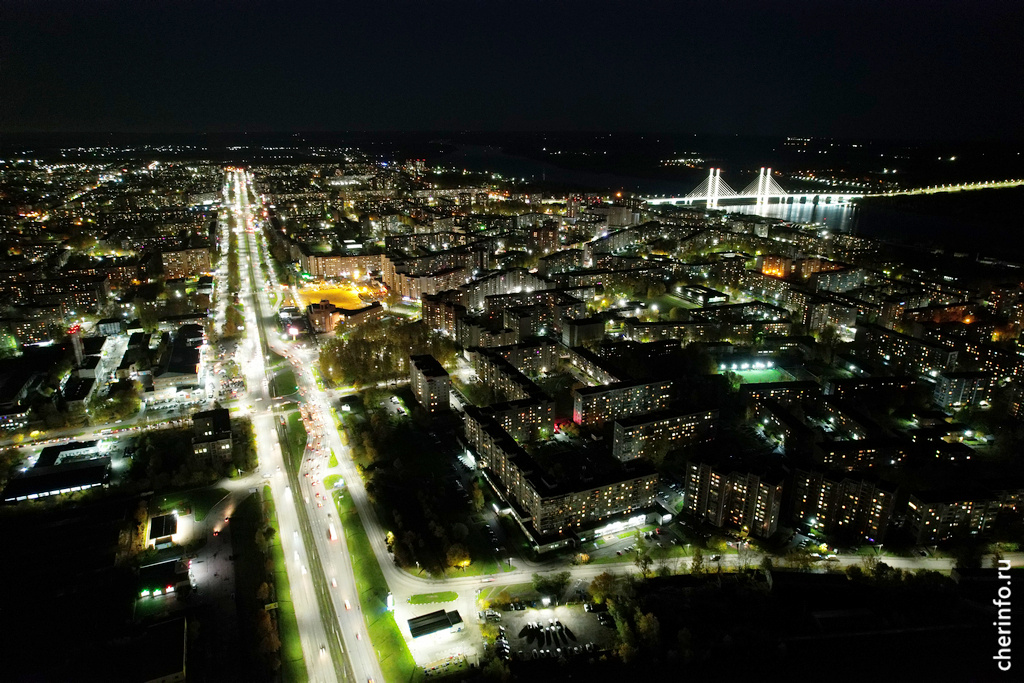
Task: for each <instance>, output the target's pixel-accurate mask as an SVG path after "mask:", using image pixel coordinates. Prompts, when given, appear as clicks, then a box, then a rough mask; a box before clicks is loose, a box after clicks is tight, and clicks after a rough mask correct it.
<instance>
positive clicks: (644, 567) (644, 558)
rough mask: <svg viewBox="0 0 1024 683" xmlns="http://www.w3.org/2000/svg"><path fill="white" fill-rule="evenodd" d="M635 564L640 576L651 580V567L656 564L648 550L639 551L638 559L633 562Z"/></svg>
mask: <svg viewBox="0 0 1024 683" xmlns="http://www.w3.org/2000/svg"><path fill="white" fill-rule="evenodd" d="M633 564H635V565H636V568H637V569H639V570H640V576H642V577H643V578H645V579H649V578H651V565H653V564H654V560H652V559H651V554H650V553H649V552H648V551H647V549H646V548H644V549H642V550H640V549H638V550H637V554H636V559H635V560H633Z"/></svg>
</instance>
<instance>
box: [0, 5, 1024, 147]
mask: <svg viewBox="0 0 1024 683" xmlns="http://www.w3.org/2000/svg"><path fill="white" fill-rule="evenodd" d="M5 4H6V7H5V15H6V16H5V21H4V23H3V26H2V27H0V51H2V52H3V53H4V54H5V64H4V69H3V71H2V73H0V86H2V87H3V90H4V93H5V97H4V101H3V103H2V104H0V131H3V132H4V133H5V134H10V133H15V132H44V131H47V132H49V131H55V132H56V131H67V130H77V131H93V132H100V133H104V132H109V131H124V132H128V133H145V134H152V133H157V132H159V131H166V132H165V133H164V134H178V133H187V134H195V133H196V132H199V131H207V132H227V131H239V130H242V131H252V132H256V131H259V132H266V133H273V132H278V131H300V130H301V131H311V132H312V131H319V132H328V131H375V132H376V131H403V130H420V131H423V130H426V131H431V130H474V131H496V132H509V131H566V132H569V131H572V132H584V131H595V132H599V131H612V132H615V131H641V130H650V131H675V132H676V133H677V134H678V133H682V134H690V133H692V132H693V131H697V132H698V134H708V135H732V134H736V133H744V134H749V135H755V136H764V135H768V136H786V135H793V136H808V137H833V138H837V139H872V140H907V139H920V140H953V139H956V140H979V139H981V140H1021V139H1024V126H1022V123H1021V122H1022V121H1024V102H1022V101H1021V99H1020V98H1019V97H1013V96H1009V95H1008V94H1007V93H1013V92H1015V91H1014V88H1015V84H1016V82H1017V80H1018V79H1019V75H1020V73H1022V72H1024V58H1022V55H1021V53H1020V51H1019V49H1018V46H1019V38H1018V36H1017V35H1016V29H1017V27H1018V26H1020V25H1022V24H1024V6H1021V5H1020V3H1015V2H995V1H994V2H986V3H984V4H983V5H974V6H971V7H969V8H965V7H964V6H963V5H962V4H953V3H944V2H934V1H933V2H927V3H926V2H907V3H900V5H899V6H896V7H893V6H886V7H885V9H884V11H878V10H877V9H875V8H874V7H872V6H863V5H858V6H855V7H846V6H840V5H836V4H829V3H792V4H791V5H790V6H788V7H787V8H786V11H785V12H780V11H778V10H777V9H775V8H772V7H765V6H763V5H761V4H759V3H743V2H734V3H729V5H728V6H720V5H717V4H708V5H704V4H696V5H687V6H681V5H677V4H665V3H653V4H651V5H647V6H643V7H640V8H629V9H628V10H622V9H621V8H620V7H619V6H616V5H611V4H604V3H587V4H586V5H583V4H577V3H564V4H561V3H560V4H558V5H556V6H551V5H550V4H543V3H531V2H524V3H517V4H516V5H515V6H514V10H513V9H510V8H509V7H506V6H502V5H492V4H479V3H459V2H452V3H446V4H444V5H441V6H433V5H430V6H425V5H422V4H418V3H401V2H393V3H387V4H386V5H383V6H378V5H369V4H356V5H352V6H341V5H337V4H323V3H302V4H299V5H296V3H289V4H288V5H287V6H280V5H277V4H274V3H262V2H246V3H239V2H223V3H217V4H215V5H210V4H208V3H197V2H193V1H191V0H183V1H182V2H176V3H173V4H172V5H159V4H155V3H145V4H141V3H125V2H120V1H117V0H111V1H109V2H103V3H90V4H88V5H83V4H81V3H72V2H54V3H47V4H46V5H45V6H44V5H41V4H40V3H34V2H31V3H30V2H24V1H19V0H14V1H12V2H9V3H5Z"/></svg>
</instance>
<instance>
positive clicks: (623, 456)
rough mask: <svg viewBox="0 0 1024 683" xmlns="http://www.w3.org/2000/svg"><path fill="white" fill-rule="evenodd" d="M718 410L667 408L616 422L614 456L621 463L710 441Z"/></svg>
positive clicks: (716, 424)
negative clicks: (669, 409)
mask: <svg viewBox="0 0 1024 683" xmlns="http://www.w3.org/2000/svg"><path fill="white" fill-rule="evenodd" d="M717 428H718V411H717V410H707V411H702V412H698V413H683V412H680V411H664V412H658V413H651V414H648V415H638V416H635V417H627V418H624V419H621V420H616V421H615V431H614V438H613V441H612V455H614V456H615V457H616V458H618V460H619V461H621V462H626V461H628V460H635V459H636V458H647V459H650V458H651V456H652V455H653V454H654V453H656V452H657V450H658V449H672V448H680V447H683V446H692V445H695V444H700V443H708V442H710V441H712V440H713V439H714V438H715V433H716V431H717Z"/></svg>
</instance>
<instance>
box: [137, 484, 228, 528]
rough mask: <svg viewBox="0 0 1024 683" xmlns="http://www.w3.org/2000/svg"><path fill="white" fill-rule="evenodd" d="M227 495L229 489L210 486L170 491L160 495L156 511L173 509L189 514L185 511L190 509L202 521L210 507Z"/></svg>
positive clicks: (163, 511) (157, 512)
mask: <svg viewBox="0 0 1024 683" xmlns="http://www.w3.org/2000/svg"><path fill="white" fill-rule="evenodd" d="M226 495H228V491H227V489H222V488H213V487H210V486H206V487H203V488H198V489H191V490H189V491H179V492H177V493H170V494H168V495H166V496H161V497H160V500H159V501H158V502H157V504H156V510H155V512H156V514H163V513H167V512H170V511H171V510H177V511H178V512H180V513H182V514H187V513H186V512H185V511H186V510H188V512H189V513H192V514H194V515H195V520H196V521H197V522H201V521H203V520H204V519H206V515H207V514H209V512H210V508H212V507H213V506H214V505H216V504H217V503H219V502H220V500H221V499H222V498H223V497H224V496H226Z"/></svg>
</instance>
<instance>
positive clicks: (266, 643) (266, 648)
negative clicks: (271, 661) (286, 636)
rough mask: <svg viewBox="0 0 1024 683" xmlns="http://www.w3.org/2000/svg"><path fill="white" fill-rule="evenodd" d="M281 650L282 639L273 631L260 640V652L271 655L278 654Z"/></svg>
mask: <svg viewBox="0 0 1024 683" xmlns="http://www.w3.org/2000/svg"><path fill="white" fill-rule="evenodd" d="M280 649H281V639H280V638H279V637H278V636H277V631H276V630H274V631H271V632H270V633H268V634H267V635H265V636H264V637H263V639H262V640H260V652H264V653H270V652H277V651H278V650H280Z"/></svg>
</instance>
